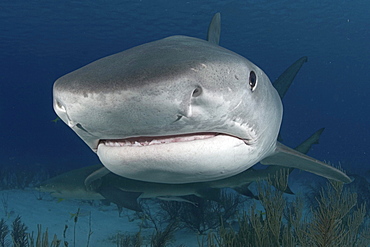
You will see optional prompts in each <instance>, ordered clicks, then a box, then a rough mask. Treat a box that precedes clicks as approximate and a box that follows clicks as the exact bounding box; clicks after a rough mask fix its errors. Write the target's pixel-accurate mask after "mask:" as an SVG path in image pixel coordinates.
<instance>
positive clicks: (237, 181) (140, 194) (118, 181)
mask: <svg viewBox="0 0 370 247" xmlns="http://www.w3.org/2000/svg"><path fill="white" fill-rule="evenodd" d="M322 131H323V129H320V130H318V131H316V132H315V133H314V134H313V135H312V136H310V137H309V138H308V139H306V140H305V141H304V142H302V143H301V144H300V145H299V146H298V147H296V150H298V151H300V152H303V153H307V152H308V151H309V149H310V148H311V146H312V145H313V144H318V141H319V138H320V136H321V133H322ZM101 169H103V170H106V168H104V167H103V168H102V166H101V165H94V166H88V167H84V168H80V169H75V170H72V171H69V172H66V173H63V174H61V175H58V176H56V177H54V178H51V179H49V180H47V181H45V182H43V183H42V184H40V185H39V186H38V187H37V189H38V190H40V191H42V192H48V193H50V194H51V195H52V196H54V197H57V198H69V199H86V200H94V199H96V200H100V199H104V198H105V199H108V200H109V201H111V202H114V203H116V204H117V205H118V206H119V207H125V208H128V209H131V210H135V211H140V210H141V208H140V205H139V204H138V202H137V199H138V198H159V199H161V198H166V197H170V198H169V200H176V199H173V198H175V197H181V196H186V195H196V196H199V197H202V198H206V199H210V200H214V201H218V200H219V189H222V188H232V189H234V190H236V191H237V192H239V193H241V194H243V195H245V196H253V194H251V192H250V191H249V190H248V186H249V185H250V184H251V183H252V182H255V181H260V180H262V179H267V178H268V177H272V176H273V175H275V174H276V172H278V171H279V170H281V169H286V168H284V167H280V166H268V167H267V168H266V169H261V170H255V169H249V170H246V171H244V172H242V173H240V174H238V175H235V176H233V177H229V178H225V179H221V180H217V181H210V182H200V183H189V184H161V183H151V182H144V181H138V180H133V179H128V178H124V177H121V176H118V175H116V174H113V173H111V172H108V173H107V174H105V175H103V176H100V177H99V179H94V180H93V181H92V183H89V186H88V187H87V186H85V184H84V183H86V181H85V179H86V177H87V175H89V174H93V173H94V172H96V171H99V170H101ZM291 171H292V169H290V172H291ZM84 181H85V182H84ZM92 187H94V188H92ZM286 192H287V193H291V192H290V190H288V191H286Z"/></svg>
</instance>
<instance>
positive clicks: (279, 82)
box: [273, 57, 308, 99]
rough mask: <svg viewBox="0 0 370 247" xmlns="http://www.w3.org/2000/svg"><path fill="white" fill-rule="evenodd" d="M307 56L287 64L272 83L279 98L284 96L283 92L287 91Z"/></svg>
mask: <svg viewBox="0 0 370 247" xmlns="http://www.w3.org/2000/svg"><path fill="white" fill-rule="evenodd" d="M307 61H308V59H307V57H301V58H300V59H298V60H297V61H295V62H294V63H293V64H292V65H290V66H289V68H287V69H286V70H285V71H284V72H283V73H282V74H281V75H280V76H279V77H278V78H277V79H276V80H275V81H274V83H273V85H274V87H275V89H276V91H277V92H278V93H279V95H280V98H281V99H282V98H284V95H285V93H286V92H287V91H288V89H289V87H290V85H291V84H292V82H293V80H294V78H295V76H296V75H297V74H298V71H299V70H300V69H301V67H302V65H303V64H304V63H305V62H307Z"/></svg>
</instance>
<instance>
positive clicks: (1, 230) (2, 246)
mask: <svg viewBox="0 0 370 247" xmlns="http://www.w3.org/2000/svg"><path fill="white" fill-rule="evenodd" d="M8 233H9V227H8V226H7V225H6V223H5V220H4V219H1V220H0V247H6V246H8V244H9V241H7V240H6V237H7V235H8Z"/></svg>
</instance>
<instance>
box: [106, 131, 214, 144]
mask: <svg viewBox="0 0 370 247" xmlns="http://www.w3.org/2000/svg"><path fill="white" fill-rule="evenodd" d="M216 135H218V133H199V134H185V135H177V136H153V137H135V138H127V139H119V140H101V141H100V143H103V144H104V145H105V146H109V147H144V146H152V145H161V144H168V143H174V142H188V141H195V140H204V139H208V138H212V137H215V136H216Z"/></svg>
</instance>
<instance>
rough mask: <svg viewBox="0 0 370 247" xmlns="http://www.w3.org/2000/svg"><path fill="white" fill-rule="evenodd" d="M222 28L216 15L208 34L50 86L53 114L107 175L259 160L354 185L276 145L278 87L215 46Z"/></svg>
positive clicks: (194, 172) (166, 179)
mask: <svg viewBox="0 0 370 247" xmlns="http://www.w3.org/2000/svg"><path fill="white" fill-rule="evenodd" d="M220 30H221V29H220V16H219V14H216V16H215V17H214V19H213V21H212V22H211V24H210V27H209V33H208V34H209V35H208V40H201V39H198V38H193V37H188V36H171V37H168V38H164V39H161V40H158V41H154V42H150V43H146V44H143V45H140V46H137V47H134V48H131V49H128V50H126V51H123V52H120V53H117V54H114V55H111V56H108V57H104V58H101V59H99V60H97V61H95V62H92V63H90V64H88V65H86V66H84V67H82V68H80V69H78V70H76V71H73V72H71V73H69V74H67V75H65V76H63V77H61V78H59V79H58V80H57V81H56V82H55V83H54V87H53V106H54V110H55V112H56V113H57V115H58V116H59V117H60V119H62V120H63V121H64V122H65V123H66V124H67V125H68V126H69V127H70V128H71V129H72V130H73V131H74V132H76V134H77V135H78V136H79V137H80V138H81V139H82V140H83V141H84V142H85V143H86V144H87V145H88V146H89V147H90V148H91V149H92V150H93V151H94V152H95V153H96V154H97V155H98V157H99V159H100V160H101V162H102V163H103V165H104V166H105V167H106V168H107V169H108V170H109V171H111V172H113V173H115V174H117V175H119V176H122V177H126V178H130V179H136V180H141V181H147V182H156V183H170V184H182V183H195V182H206V181H214V180H220V179H225V178H228V177H231V176H234V175H236V174H239V173H241V172H243V171H245V170H247V169H248V168H250V167H252V166H253V165H255V164H256V163H258V162H261V163H262V164H264V165H280V166H285V167H291V168H299V169H302V170H305V171H308V172H312V173H315V174H318V175H320V176H323V177H326V178H330V179H334V180H338V181H342V182H345V183H349V182H351V179H350V178H349V177H348V176H347V175H346V174H344V173H343V172H342V171H339V170H338V169H335V168H334V167H331V166H329V165H327V164H325V163H323V162H321V161H319V160H317V159H314V158H312V157H309V156H306V155H304V154H302V153H300V152H298V151H295V150H293V149H291V148H289V147H287V146H285V145H283V144H281V143H280V142H278V141H277V137H278V133H279V130H280V125H281V121H282V115H283V106H282V103H281V99H280V96H279V93H278V92H277V91H276V89H275V88H274V87H273V85H272V84H271V82H270V80H269V78H268V77H267V75H266V74H265V73H264V72H263V71H262V70H261V69H260V68H259V67H257V66H256V65H255V64H253V63H252V62H250V61H249V60H247V59H246V58H244V57H242V56H241V55H238V54H236V53H234V52H232V51H230V50H228V49H225V48H223V47H221V46H219V45H218V42H219V32H220ZM102 175H103V174H102Z"/></svg>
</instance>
